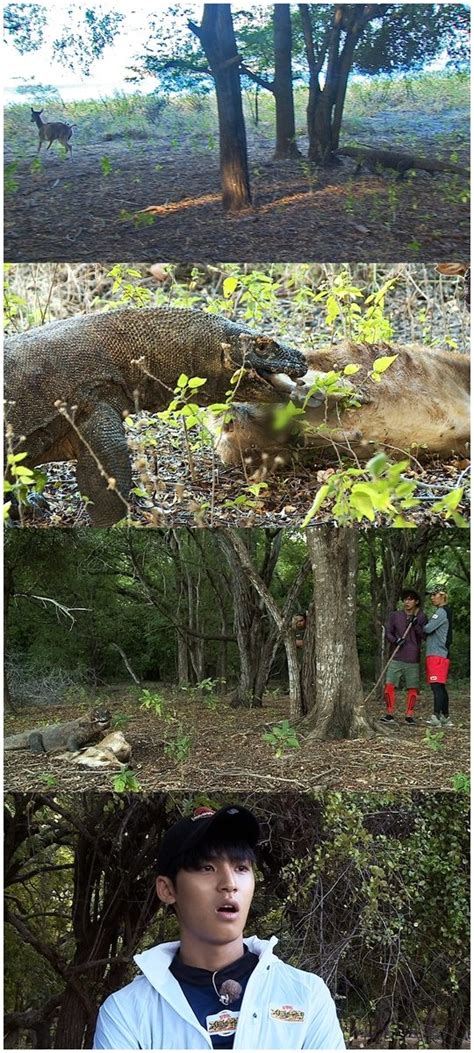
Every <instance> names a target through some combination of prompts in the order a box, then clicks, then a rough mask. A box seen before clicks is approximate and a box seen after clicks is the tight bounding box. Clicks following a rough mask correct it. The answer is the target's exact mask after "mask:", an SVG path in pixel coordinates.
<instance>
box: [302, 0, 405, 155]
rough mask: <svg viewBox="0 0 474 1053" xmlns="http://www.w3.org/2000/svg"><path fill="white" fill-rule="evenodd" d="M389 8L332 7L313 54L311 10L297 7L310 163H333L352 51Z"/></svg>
mask: <svg viewBox="0 0 474 1053" xmlns="http://www.w3.org/2000/svg"><path fill="white" fill-rule="evenodd" d="M388 7H389V5H388V4H334V7H333V9H332V18H331V24H330V25H328V27H327V29H326V32H325V34H324V37H323V41H322V43H321V46H320V48H319V51H318V54H316V52H315V48H314V41H313V27H312V24H311V14H310V7H309V5H308V4H299V9H300V16H301V23H302V27H303V36H304V41H305V50H306V58H307V62H308V68H309V74H310V86H309V97H308V106H307V110H306V120H307V126H308V137H309V148H308V158H309V160H310V161H315V162H316V163H317V164H320V165H326V166H327V165H330V164H334V163H335V161H336V158H335V151H336V150H337V148H338V146H339V134H340V130H341V122H342V114H343V110H344V102H345V98H346V91H347V82H348V79H349V73H350V71H351V67H352V63H353V59H354V52H355V49H356V47H357V44H358V43H359V40H360V38H361V36H362V34H363V32H364V29H365V28H366V26H367V25H368V23H369V22H370V21H371V19H372V18H376V17H381V16H382V15H383V14H385V12H386V10H387V9H388ZM324 66H325V76H324V86H323V88H321V86H320V84H319V77H320V75H321V73H322V70H323V67H324Z"/></svg>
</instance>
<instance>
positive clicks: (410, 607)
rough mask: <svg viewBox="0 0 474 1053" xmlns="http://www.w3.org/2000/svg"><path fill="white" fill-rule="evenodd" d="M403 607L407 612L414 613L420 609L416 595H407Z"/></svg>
mask: <svg viewBox="0 0 474 1053" xmlns="http://www.w3.org/2000/svg"><path fill="white" fill-rule="evenodd" d="M403 609H404V611H406V613H407V614H413V613H414V611H416V610H417V609H418V603H417V601H416V600H415V597H414V596H406V597H405V599H404V601H403Z"/></svg>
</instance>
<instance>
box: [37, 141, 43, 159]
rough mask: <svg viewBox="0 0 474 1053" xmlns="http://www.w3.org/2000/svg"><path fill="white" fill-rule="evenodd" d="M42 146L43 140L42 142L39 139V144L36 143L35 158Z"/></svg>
mask: <svg viewBox="0 0 474 1053" xmlns="http://www.w3.org/2000/svg"><path fill="white" fill-rule="evenodd" d="M42 145H43V140H42V139H40V141H39V143H38V149H37V151H36V156H38V154H39V152H40V150H41V147H42Z"/></svg>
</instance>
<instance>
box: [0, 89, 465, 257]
mask: <svg viewBox="0 0 474 1053" xmlns="http://www.w3.org/2000/svg"><path fill="white" fill-rule="evenodd" d="M269 131H270V130H269ZM36 141H37V140H36V129H34V128H31V130H30V132H29V134H28V137H27V138H26V140H25V137H24V135H23V136H20V135H19V134H18V129H15V134H14V135H13V132H12V138H9V136H8V134H6V141H5V165H6V184H5V185H6V202H5V219H4V223H5V229H4V237H5V242H4V258H5V259H6V260H7V261H9V262H21V261H27V260H31V259H34V260H37V261H43V260H55V261H62V260H76V261H79V260H82V261H85V260H90V261H95V260H109V261H110V260H114V261H118V260H124V259H125V260H130V259H140V260H144V261H147V260H150V261H162V262H163V261H173V260H190V261H193V262H195V261H196V260H203V259H205V260H207V261H208V262H211V261H214V262H215V261H221V262H222V261H228V260H247V261H250V260H260V261H261V260H274V261H288V260H290V261H310V260H325V261H334V262H338V261H347V260H358V261H362V260H367V261H379V262H381V261H393V260H400V259H403V260H415V261H416V260H428V259H430V260H437V261H447V260H466V259H469V176H468V175H467V176H464V175H459V174H454V173H449V172H438V173H436V174H435V175H430V174H429V173H428V172H424V171H422V170H417V171H415V172H413V171H412V172H411V173H409V175H408V177H406V178H405V179H403V180H397V179H396V175H395V173H394V172H391V171H390V170H384V171H383V172H381V173H380V174H379V173H376V174H372V173H370V172H368V171H366V170H364V169H363V170H362V172H360V173H359V174H358V175H355V174H354V173H355V162H354V161H353V160H352V159H349V158H344V159H343V160H341V163H340V164H338V165H337V166H335V167H332V168H329V169H322V168H319V167H317V166H315V165H314V164H312V163H310V162H309V161H307V160H306V158H305V156H304V155H305V154H306V152H307V145H308V144H307V140H306V139H305V137H304V135H301V136H299V137H298V143H299V146H300V148H301V150H302V154H303V156H302V157H301V158H298V159H296V160H290V161H273V160H272V159H271V158H272V154H273V149H274V142H273V137H272V134H271V131H270V134H265V133H264V132H262V131H261V130H257V131H255V130H254V129H249V163H250V178H251V185H252V193H253V206H252V207H251V208H248V209H246V210H245V211H244V212H241V213H239V214H238V215H226V214H225V213H224V211H223V209H222V205H221V197H220V182H219V154H218V145H217V138H216V135H215V133H214V134H211V135H206V134H203V133H202V132H200V131H199V121H198V120H197V119H196V121H195V130H194V131H193V130H189V129H186V130H183V131H181V132H178V134H177V135H176V137H174V138H171V139H170V135H169V134H167V132H166V124H165V123H164V124H163V125H160V126H159V128H158V130H154V129H153V130H151V131H150V132H148V133H147V132H145V131H142V130H141V129H135V134H134V130H133V128H132V130H128V131H123V132H122V133H120V132H117V133H116V134H113V135H111V134H109V135H107V134H105V133H104V132H102V133H101V132H100V131H99V130H98V129H95V128H94V127H92V128H89V129H87V130H86V128H85V127H83V128H82V130H81V127H80V126H79V127H78V128H77V130H76V132H75V134H74V139H73V143H74V145H73V149H74V161H73V163H72V164H71V162H70V161H69V160H66V159H65V157H64V151H63V149H62V147H59V146H58V147H57V150H58V152H57V153H55V149H56V146H55V147H53V149H52V150H51V151H50V152H49V153H47V154H46V153H45V151H44V150H43V151H42V155H40V158H39V159H38V160H37V159H36V153H35V151H36ZM355 144H357V145H365V146H373V147H379V148H385V149H387V148H388V149H390V148H391V149H395V150H400V151H404V152H410V153H415V154H417V155H418V156H420V155H421V156H424V157H428V158H430V159H437V160H443V161H446V162H448V163H449V162H450V160H451V158H452V156H455V157H456V163H457V164H459V165H461V166H466V165H468V163H469V117H468V112H467V111H464V110H463V109H459V108H450V107H449V105H448V106H446V109H445V110H442V111H441V112H430V111H429V110H428V109H427V110H426V112H421V111H420V110H418V111H416V112H412V110H411V108H409V107H406V108H397V109H395V110H393V111H392V110H390V109H385V110H384V109H380V110H379V111H378V112H377V113H373V114H369V115H367V117H365V118H364V119H363V120H362V119H359V120H357V121H351V120H347V121H346V123H345V125H344V136H343V141H342V142H341V147H342V146H344V145H355Z"/></svg>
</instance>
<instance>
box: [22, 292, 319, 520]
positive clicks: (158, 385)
mask: <svg viewBox="0 0 474 1053" xmlns="http://www.w3.org/2000/svg"><path fill="white" fill-rule="evenodd" d="M242 366H245V368H246V370H247V371H248V372H246V373H245V374H244V375H243V377H242V379H241V380H240V382H239V384H238V395H239V398H240V397H243V398H246V399H250V400H257V401H259V402H268V401H272V400H274V399H276V398H277V397H278V396H277V392H276V391H275V386H278V382H279V377H278V374H282V373H283V374H287V377H288V376H291V377H298V376H302V375H303V374H304V373H305V372H306V369H307V365H306V361H305V359H304V357H303V355H302V354H301V352H299V351H297V350H295V349H293V348H290V347H287V346H286V345H284V344H281V343H278V342H277V341H276V340H274V339H273V338H272V337H271V336H270V335H267V334H265V333H263V332H261V333H254V332H252V330H251V329H249V328H248V326H247V325H245V324H241V323H240V322H239V323H237V322H232V321H229V320H228V319H227V318H224V317H222V316H221V315H211V314H206V313H205V312H203V311H198V310H193V309H189V308H173V307H146V308H145V307H144V308H139V309H137V308H135V309H134V308H128V307H126V308H119V309H117V310H113V311H107V312H106V313H101V314H91V315H80V316H77V317H73V318H68V319H65V320H61V321H56V322H50V323H49V324H47V325H44V326H41V327H40V328H37V329H30V330H29V332H25V333H21V334H18V335H15V336H12V337H10V338H9V339H8V340H6V342H5V367H4V373H5V388H6V399H7V402H6V408H5V417H6V421H7V428H8V429H9V430H10V432H11V433H12V434H13V442H14V448H16V449H17V450H22V451H24V450H26V451H27V452H28V459H27V460H25V462H24V463H25V464H26V465H27V466H29V467H34V466H36V465H38V464H45V463H47V462H48V461H63V460H73V459H75V458H77V483H78V487H79V490H80V491H81V493H82V494H84V495H85V496H86V497H88V498H90V500H91V501H92V502H93V505H92V506H91V509H90V515H91V520H92V523H93V525H94V526H98V527H104V526H110V525H111V524H112V523H115V522H116V521H117V520H118V519H121V518H123V516H124V515H125V513H126V502H127V500H128V496H129V493H130V489H131V485H132V472H131V465H130V458H129V452H128V448H127V442H126V437H125V431H124V424H123V417H124V416H126V415H127V414H128V413H130V412H133V411H135V412H136V411H137V409H138V408H140V409H145V410H159V409H163V408H164V407H165V406H167V405H168V403H169V402H170V400H171V398H172V396H173V389H174V388H175V385H176V381H177V378H178V376H179V374H180V373H182V372H184V373H186V374H187V376H189V377H195V376H199V377H206V378H207V383H206V385H205V387H204V388H201V389H198V390H197V391H196V393H195V395H196V398H197V399H199V398H200V399H201V400H202V399H203V398H204V400H205V401H210V402H212V401H215V400H216V399H219V400H222V399H223V398H224V397H225V393H226V391H227V390H228V388H229V382H230V378H231V377H232V375H233V373H234V372H235V370H236V369H238V368H240V367H242ZM193 394H194V393H193ZM59 401H60V402H62V403H65V404H66V405H67V408H68V413H69V415H72V416H73V418H74V423H75V425H76V427H77V429H78V430H79V432H80V435H78V434H77V432H76V431H75V429H74V428H73V427H72V425H71V424H70V423H69V422H68V421H67V419H66V418H65V416H64V414H63V413H61V412H60V407H59V404H58V403H59ZM74 407H76V408H75V409H74ZM91 451H92V452H91ZM93 455H95V457H94V456H93ZM97 461H99V463H100V466H101V468H102V471H101V470H100V468H99V466H98V464H97ZM104 473H105V475H104ZM105 476H106V477H107V478H106V477H105ZM110 478H113V479H114V480H115V489H116V491H118V493H116V492H114V490H113V489H108V485H109V479H110ZM119 495H121V496H122V498H123V500H121V498H120V496H119Z"/></svg>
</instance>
